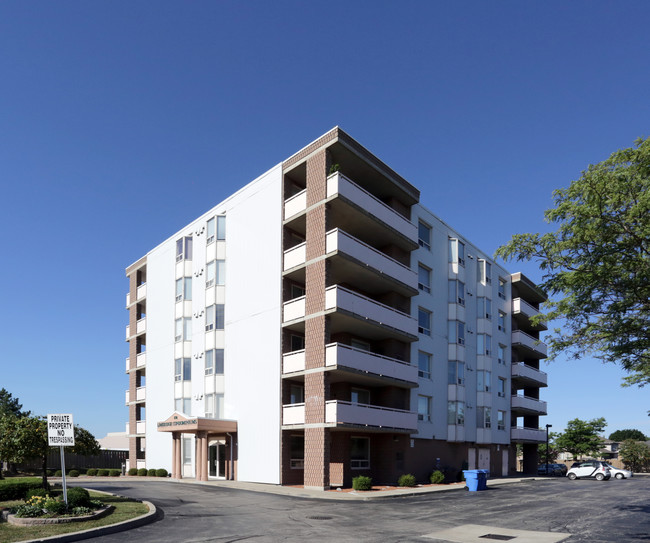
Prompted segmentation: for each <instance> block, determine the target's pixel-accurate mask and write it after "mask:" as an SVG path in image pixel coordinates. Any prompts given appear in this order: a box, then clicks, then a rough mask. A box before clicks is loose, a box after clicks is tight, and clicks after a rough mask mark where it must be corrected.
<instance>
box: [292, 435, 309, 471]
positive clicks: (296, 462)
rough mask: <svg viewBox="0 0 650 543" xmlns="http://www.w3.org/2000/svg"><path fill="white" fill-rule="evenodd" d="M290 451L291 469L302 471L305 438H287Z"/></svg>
mask: <svg viewBox="0 0 650 543" xmlns="http://www.w3.org/2000/svg"><path fill="white" fill-rule="evenodd" d="M289 450H290V451H291V469H304V467H305V438H304V436H291V437H290V438H289Z"/></svg>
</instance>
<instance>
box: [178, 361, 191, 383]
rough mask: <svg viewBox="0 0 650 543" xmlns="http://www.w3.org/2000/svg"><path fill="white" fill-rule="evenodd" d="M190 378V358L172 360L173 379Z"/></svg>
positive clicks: (184, 379)
mask: <svg viewBox="0 0 650 543" xmlns="http://www.w3.org/2000/svg"><path fill="white" fill-rule="evenodd" d="M191 380H192V359H191V358H177V359H176V360H174V381H191Z"/></svg>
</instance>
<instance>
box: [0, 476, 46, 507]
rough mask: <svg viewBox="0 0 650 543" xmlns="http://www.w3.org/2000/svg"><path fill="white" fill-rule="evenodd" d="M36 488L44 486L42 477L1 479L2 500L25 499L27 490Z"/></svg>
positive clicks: (0, 498) (0, 497) (0, 494)
mask: <svg viewBox="0 0 650 543" xmlns="http://www.w3.org/2000/svg"><path fill="white" fill-rule="evenodd" d="M35 488H43V481H42V479H41V478H40V477H16V478H11V479H3V480H2V481H0V501H9V500H24V499H25V495H26V494H27V492H28V491H29V490H32V489H35ZM48 488H49V485H48Z"/></svg>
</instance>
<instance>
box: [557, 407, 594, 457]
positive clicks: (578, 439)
mask: <svg viewBox="0 0 650 543" xmlns="http://www.w3.org/2000/svg"><path fill="white" fill-rule="evenodd" d="M605 426H607V423H606V422H605V419H604V418H602V417H601V418H599V419H592V420H589V421H584V420H580V419H573V420H570V421H569V422H568V423H567V428H566V430H565V431H564V432H562V433H561V434H560V435H559V436H558V437H557V439H556V440H555V443H556V445H557V447H558V448H559V449H561V450H563V451H566V452H569V453H571V454H572V455H573V458H578V457H579V456H583V455H584V456H590V455H595V454H597V453H598V452H599V451H600V449H601V448H602V445H603V442H602V438H601V437H600V436H599V435H598V434H599V433H600V432H602V431H603V429H604V428H605Z"/></svg>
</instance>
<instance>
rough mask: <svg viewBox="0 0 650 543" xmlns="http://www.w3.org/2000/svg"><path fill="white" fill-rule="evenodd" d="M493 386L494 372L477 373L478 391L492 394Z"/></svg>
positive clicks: (481, 371) (482, 371) (480, 371)
mask: <svg viewBox="0 0 650 543" xmlns="http://www.w3.org/2000/svg"><path fill="white" fill-rule="evenodd" d="M491 386H492V372H489V371H485V370H479V371H477V372H476V391H477V392H490V390H491Z"/></svg>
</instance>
